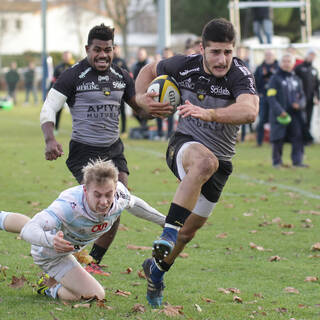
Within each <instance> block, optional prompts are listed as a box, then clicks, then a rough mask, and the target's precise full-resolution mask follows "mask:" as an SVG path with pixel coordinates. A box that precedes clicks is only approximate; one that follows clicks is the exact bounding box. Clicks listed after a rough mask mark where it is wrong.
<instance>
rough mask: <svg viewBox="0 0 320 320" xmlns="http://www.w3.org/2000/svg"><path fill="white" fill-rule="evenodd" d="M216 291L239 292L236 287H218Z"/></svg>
mask: <svg viewBox="0 0 320 320" xmlns="http://www.w3.org/2000/svg"><path fill="white" fill-rule="evenodd" d="M218 291H220V292H222V293H225V294H229V293H231V292H232V293H240V290H239V289H238V288H227V289H225V288H219V289H218Z"/></svg>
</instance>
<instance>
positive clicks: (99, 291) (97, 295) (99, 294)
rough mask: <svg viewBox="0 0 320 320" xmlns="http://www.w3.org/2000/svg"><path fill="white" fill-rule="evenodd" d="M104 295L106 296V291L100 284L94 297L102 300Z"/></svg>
mask: <svg viewBox="0 0 320 320" xmlns="http://www.w3.org/2000/svg"><path fill="white" fill-rule="evenodd" d="M105 296H106V292H105V291H104V289H103V288H102V286H100V288H99V289H98V290H97V294H96V298H97V299H98V300H103V299H104V298H105Z"/></svg>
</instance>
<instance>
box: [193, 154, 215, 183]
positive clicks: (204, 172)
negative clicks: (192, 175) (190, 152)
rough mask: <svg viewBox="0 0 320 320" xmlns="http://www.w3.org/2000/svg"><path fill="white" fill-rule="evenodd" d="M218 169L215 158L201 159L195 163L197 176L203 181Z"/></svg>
mask: <svg viewBox="0 0 320 320" xmlns="http://www.w3.org/2000/svg"><path fill="white" fill-rule="evenodd" d="M218 167H219V161H218V159H217V158H216V157H214V156H212V157H210V156H209V157H203V158H202V159H200V160H199V161H198V163H197V169H198V173H199V176H201V177H203V178H204V179H205V180H208V179H209V178H210V177H211V176H212V175H213V174H214V173H215V172H216V171H217V170H218Z"/></svg>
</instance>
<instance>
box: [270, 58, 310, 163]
mask: <svg viewBox="0 0 320 320" xmlns="http://www.w3.org/2000/svg"><path fill="white" fill-rule="evenodd" d="M279 67H280V68H279V69H278V71H277V72H276V73H275V74H274V75H273V76H272V77H271V79H270V82H269V86H268V91H267V96H268V102H269V107H270V116H269V120H270V129H271V130H270V142H272V165H273V167H274V168H280V167H281V166H283V163H282V150H283V144H284V142H285V141H289V142H290V143H291V145H292V151H291V160H292V164H293V166H295V167H307V165H305V164H304V163H303V155H304V145H303V134H302V131H303V119H302V110H303V108H304V107H305V95H304V92H303V87H302V83H301V80H300V79H299V78H298V77H297V76H296V75H295V74H294V73H293V72H292V70H293V67H294V58H293V56H292V55H291V54H290V53H286V54H284V55H283V57H282V58H281V60H280V65H279ZM288 115H290V117H291V122H290V123H289V124H281V123H280V120H281V119H279V117H280V118H282V119H284V118H286V117H287V116H288Z"/></svg>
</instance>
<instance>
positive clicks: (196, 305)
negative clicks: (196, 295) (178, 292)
mask: <svg viewBox="0 0 320 320" xmlns="http://www.w3.org/2000/svg"><path fill="white" fill-rule="evenodd" d="M194 307H195V308H196V310H197V311H198V312H202V309H201V307H200V306H199V305H198V304H195V305H194Z"/></svg>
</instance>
